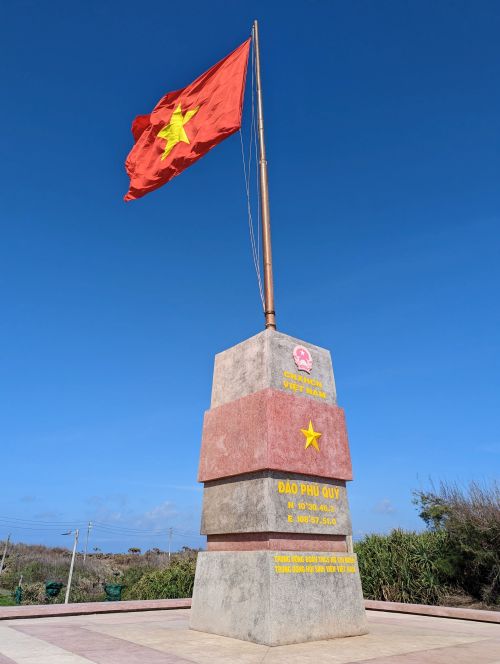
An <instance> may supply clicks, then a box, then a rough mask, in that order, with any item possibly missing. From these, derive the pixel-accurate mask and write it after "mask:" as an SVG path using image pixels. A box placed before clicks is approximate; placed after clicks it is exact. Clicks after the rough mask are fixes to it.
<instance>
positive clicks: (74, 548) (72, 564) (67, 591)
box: [64, 528, 80, 604]
mask: <svg viewBox="0 0 500 664" xmlns="http://www.w3.org/2000/svg"><path fill="white" fill-rule="evenodd" d="M79 534H80V531H79V530H78V528H77V529H76V530H75V543H74V544H73V554H72V556H71V565H70V567H69V576H68V585H67V587H66V597H65V598H64V603H65V604H67V603H68V601H69V591H70V590H71V579H72V578H73V567H74V565H75V555H76V546H77V544H78V535H79Z"/></svg>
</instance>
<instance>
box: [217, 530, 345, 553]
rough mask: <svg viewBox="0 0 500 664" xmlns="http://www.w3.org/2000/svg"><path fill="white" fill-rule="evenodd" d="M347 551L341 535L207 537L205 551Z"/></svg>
mask: <svg viewBox="0 0 500 664" xmlns="http://www.w3.org/2000/svg"><path fill="white" fill-rule="evenodd" d="M269 550H270V551H343V552H346V551H347V545H346V538H345V537H344V536H343V535H305V534H303V533H239V534H232V535H208V536H207V551H269Z"/></svg>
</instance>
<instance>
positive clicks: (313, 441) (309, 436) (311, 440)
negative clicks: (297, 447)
mask: <svg viewBox="0 0 500 664" xmlns="http://www.w3.org/2000/svg"><path fill="white" fill-rule="evenodd" d="M301 431H302V433H303V434H304V436H305V437H306V446H305V449H306V450H307V448H308V447H309V445H312V446H313V447H315V448H316V449H317V450H318V452H319V446H318V438H319V437H320V436H321V434H320V433H318V432H317V431H314V429H313V425H312V422H311V420H309V429H301Z"/></svg>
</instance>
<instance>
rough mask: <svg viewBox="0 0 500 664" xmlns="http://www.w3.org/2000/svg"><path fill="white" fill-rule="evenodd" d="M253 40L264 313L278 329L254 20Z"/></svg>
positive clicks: (272, 327)
mask: <svg viewBox="0 0 500 664" xmlns="http://www.w3.org/2000/svg"><path fill="white" fill-rule="evenodd" d="M252 35H253V41H254V48H255V70H256V71H255V80H256V84H257V126H258V130H259V181H260V210H261V215H262V259H263V262H264V315H265V317H266V329H267V328H270V329H272V330H275V329H276V314H275V311H274V288H273V256H272V251H271V216H270V212H269V187H268V180H267V160H266V146H265V143H264V108H263V104H262V85H261V80H260V48H259V24H258V22H257V21H254V22H253V30H252Z"/></svg>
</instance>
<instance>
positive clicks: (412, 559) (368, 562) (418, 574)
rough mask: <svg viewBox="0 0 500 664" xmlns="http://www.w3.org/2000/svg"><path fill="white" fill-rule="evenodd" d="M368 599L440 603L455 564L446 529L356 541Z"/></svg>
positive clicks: (361, 574) (399, 533) (363, 583)
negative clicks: (452, 562)
mask: <svg viewBox="0 0 500 664" xmlns="http://www.w3.org/2000/svg"><path fill="white" fill-rule="evenodd" d="M354 550H355V552H356V553H357V555H358V564H359V571H360V576H361V583H362V586H363V594H364V596H365V598H366V599H374V600H385V601H390V602H409V603H413V604H438V603H439V601H440V599H441V598H442V597H443V595H444V593H445V592H446V590H447V584H448V582H449V580H450V574H451V572H452V567H451V566H450V564H449V561H448V558H447V553H448V543H447V536H446V533H442V532H423V533H416V532H405V531H403V530H393V531H392V532H391V533H390V534H389V535H368V536H366V537H365V538H364V539H363V540H362V541H361V542H357V543H356V544H355V545H354Z"/></svg>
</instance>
